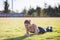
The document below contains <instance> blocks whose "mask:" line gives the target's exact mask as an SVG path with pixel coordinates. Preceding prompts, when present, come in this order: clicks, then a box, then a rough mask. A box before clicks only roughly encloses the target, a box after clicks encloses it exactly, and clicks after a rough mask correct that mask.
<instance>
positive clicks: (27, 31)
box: [25, 26, 29, 36]
mask: <svg viewBox="0 0 60 40" xmlns="http://www.w3.org/2000/svg"><path fill="white" fill-rule="evenodd" d="M25 28H26V34H25V36H29V30H28V27H26V26H25Z"/></svg>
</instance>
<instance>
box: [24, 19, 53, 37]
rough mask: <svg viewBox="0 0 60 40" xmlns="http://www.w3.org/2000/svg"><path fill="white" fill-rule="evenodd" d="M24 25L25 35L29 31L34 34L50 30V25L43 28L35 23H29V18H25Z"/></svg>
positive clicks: (27, 34)
mask: <svg viewBox="0 0 60 40" xmlns="http://www.w3.org/2000/svg"><path fill="white" fill-rule="evenodd" d="M24 25H25V28H26V34H25V36H29V32H30V33H34V34H38V33H40V34H43V33H45V32H52V27H47V28H45V29H44V28H42V27H39V26H37V25H36V24H31V20H25V21H24Z"/></svg>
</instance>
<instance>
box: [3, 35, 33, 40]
mask: <svg viewBox="0 0 60 40" xmlns="http://www.w3.org/2000/svg"><path fill="white" fill-rule="evenodd" d="M33 35H34V34H31V35H30V36H29V37H31V36H33ZM25 38H28V37H26V36H20V37H16V38H7V39H4V40H24V39H25Z"/></svg>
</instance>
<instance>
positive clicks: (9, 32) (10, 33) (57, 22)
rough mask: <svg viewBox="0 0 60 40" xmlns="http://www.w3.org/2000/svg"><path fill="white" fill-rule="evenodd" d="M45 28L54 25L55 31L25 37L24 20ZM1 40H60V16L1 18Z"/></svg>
mask: <svg viewBox="0 0 60 40" xmlns="http://www.w3.org/2000/svg"><path fill="white" fill-rule="evenodd" d="M26 19H30V20H31V22H32V23H35V24H37V25H38V26H41V27H43V28H46V27H47V26H52V27H53V32H46V33H45V34H39V35H33V34H31V33H30V36H29V37H25V36H24V34H25V28H24V20H26ZM0 40H60V18H49V17H48V18H43V17H42V18H0Z"/></svg>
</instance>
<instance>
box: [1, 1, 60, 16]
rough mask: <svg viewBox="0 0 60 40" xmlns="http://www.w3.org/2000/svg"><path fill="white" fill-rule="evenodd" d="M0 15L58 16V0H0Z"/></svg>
mask: <svg viewBox="0 0 60 40" xmlns="http://www.w3.org/2000/svg"><path fill="white" fill-rule="evenodd" d="M0 17H60V0H0Z"/></svg>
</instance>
